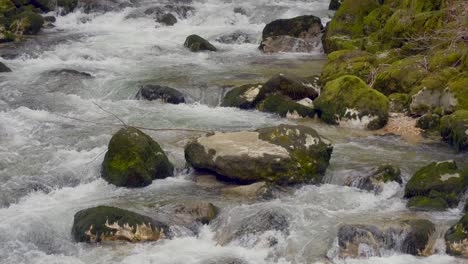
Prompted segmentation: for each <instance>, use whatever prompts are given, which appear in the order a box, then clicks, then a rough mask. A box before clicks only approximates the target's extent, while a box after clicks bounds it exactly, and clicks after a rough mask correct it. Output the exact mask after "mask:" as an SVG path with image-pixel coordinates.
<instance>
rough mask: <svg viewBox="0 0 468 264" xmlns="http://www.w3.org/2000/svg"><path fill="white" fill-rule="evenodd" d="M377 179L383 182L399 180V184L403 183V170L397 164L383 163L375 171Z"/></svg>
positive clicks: (374, 174)
mask: <svg viewBox="0 0 468 264" xmlns="http://www.w3.org/2000/svg"><path fill="white" fill-rule="evenodd" d="M372 177H374V178H375V179H376V180H378V181H381V182H392V181H394V182H397V183H399V184H402V183H403V179H402V178H401V170H400V168H398V167H397V166H394V165H392V164H382V165H380V166H379V167H377V169H376V171H375V172H374V173H373V176H372Z"/></svg>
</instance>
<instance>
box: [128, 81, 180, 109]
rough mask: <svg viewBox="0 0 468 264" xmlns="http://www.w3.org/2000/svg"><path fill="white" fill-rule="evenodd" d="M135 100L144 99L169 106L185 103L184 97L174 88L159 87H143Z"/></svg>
mask: <svg viewBox="0 0 468 264" xmlns="http://www.w3.org/2000/svg"><path fill="white" fill-rule="evenodd" d="M136 98H137V99H145V100H149V101H153V100H162V101H163V102H166V103H170V104H183V103H185V98H184V95H183V94H182V93H181V92H179V91H177V90H176V89H174V88H170V87H167V86H160V85H151V84H150V85H143V86H142V87H141V88H140V90H139V91H138V94H137V95H136Z"/></svg>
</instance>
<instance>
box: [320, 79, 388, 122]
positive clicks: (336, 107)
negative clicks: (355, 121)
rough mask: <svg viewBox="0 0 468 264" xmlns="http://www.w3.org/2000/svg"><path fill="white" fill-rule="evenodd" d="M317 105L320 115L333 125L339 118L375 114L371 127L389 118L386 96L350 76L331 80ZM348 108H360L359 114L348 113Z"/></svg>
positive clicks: (358, 109)
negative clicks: (350, 114)
mask: <svg viewBox="0 0 468 264" xmlns="http://www.w3.org/2000/svg"><path fill="white" fill-rule="evenodd" d="M314 105H315V108H316V109H317V111H318V114H319V116H320V118H321V119H322V120H323V121H325V122H327V123H330V124H337V122H338V120H339V119H340V118H362V117H363V116H376V117H377V119H376V120H375V121H373V122H371V123H370V124H369V125H368V129H378V128H381V127H383V126H384V125H385V124H386V123H387V120H388V99H387V97H385V96H384V95H383V94H381V93H379V92H377V91H376V90H373V89H371V88H370V87H369V86H367V85H366V84H365V83H364V82H363V81H362V80H361V79H360V78H358V77H355V76H351V75H345V76H343V77H340V78H338V79H336V80H334V81H331V82H328V83H327V84H326V86H325V88H324V90H323V92H322V94H321V95H320V96H319V97H318V98H317V99H316V100H315V101H314ZM348 109H353V110H357V111H359V115H358V116H349V112H347V110H348Z"/></svg>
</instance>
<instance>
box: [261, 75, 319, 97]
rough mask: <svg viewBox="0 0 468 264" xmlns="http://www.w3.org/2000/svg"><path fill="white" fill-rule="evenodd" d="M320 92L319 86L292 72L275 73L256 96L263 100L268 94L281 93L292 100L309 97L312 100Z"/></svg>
mask: <svg viewBox="0 0 468 264" xmlns="http://www.w3.org/2000/svg"><path fill="white" fill-rule="evenodd" d="M319 93H320V87H316V86H314V85H313V84H312V83H310V82H309V81H307V80H305V79H304V78H302V77H299V76H296V75H294V74H283V73H280V74H277V75H275V76H273V77H271V78H270V79H269V80H268V81H267V82H266V83H265V84H263V86H262V88H261V89H260V92H259V94H258V96H257V99H258V100H264V99H265V98H266V97H267V96H268V95H269V94H282V95H285V96H287V97H289V98H291V99H293V100H301V99H304V98H310V99H312V100H314V99H315V98H316V97H317V96H318V94H319Z"/></svg>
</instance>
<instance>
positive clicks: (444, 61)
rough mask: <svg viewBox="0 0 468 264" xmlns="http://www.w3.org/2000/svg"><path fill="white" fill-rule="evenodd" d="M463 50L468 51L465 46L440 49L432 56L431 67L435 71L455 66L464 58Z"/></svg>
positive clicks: (430, 59)
mask: <svg viewBox="0 0 468 264" xmlns="http://www.w3.org/2000/svg"><path fill="white" fill-rule="evenodd" d="M463 52H466V50H463V47H457V48H456V49H453V50H452V49H443V50H439V51H437V52H435V53H434V54H432V55H431V56H430V58H429V69H430V70H431V71H433V72H434V71H438V70H441V69H444V68H447V67H455V66H456V65H457V63H459V62H460V60H461V59H462V56H463Z"/></svg>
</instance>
